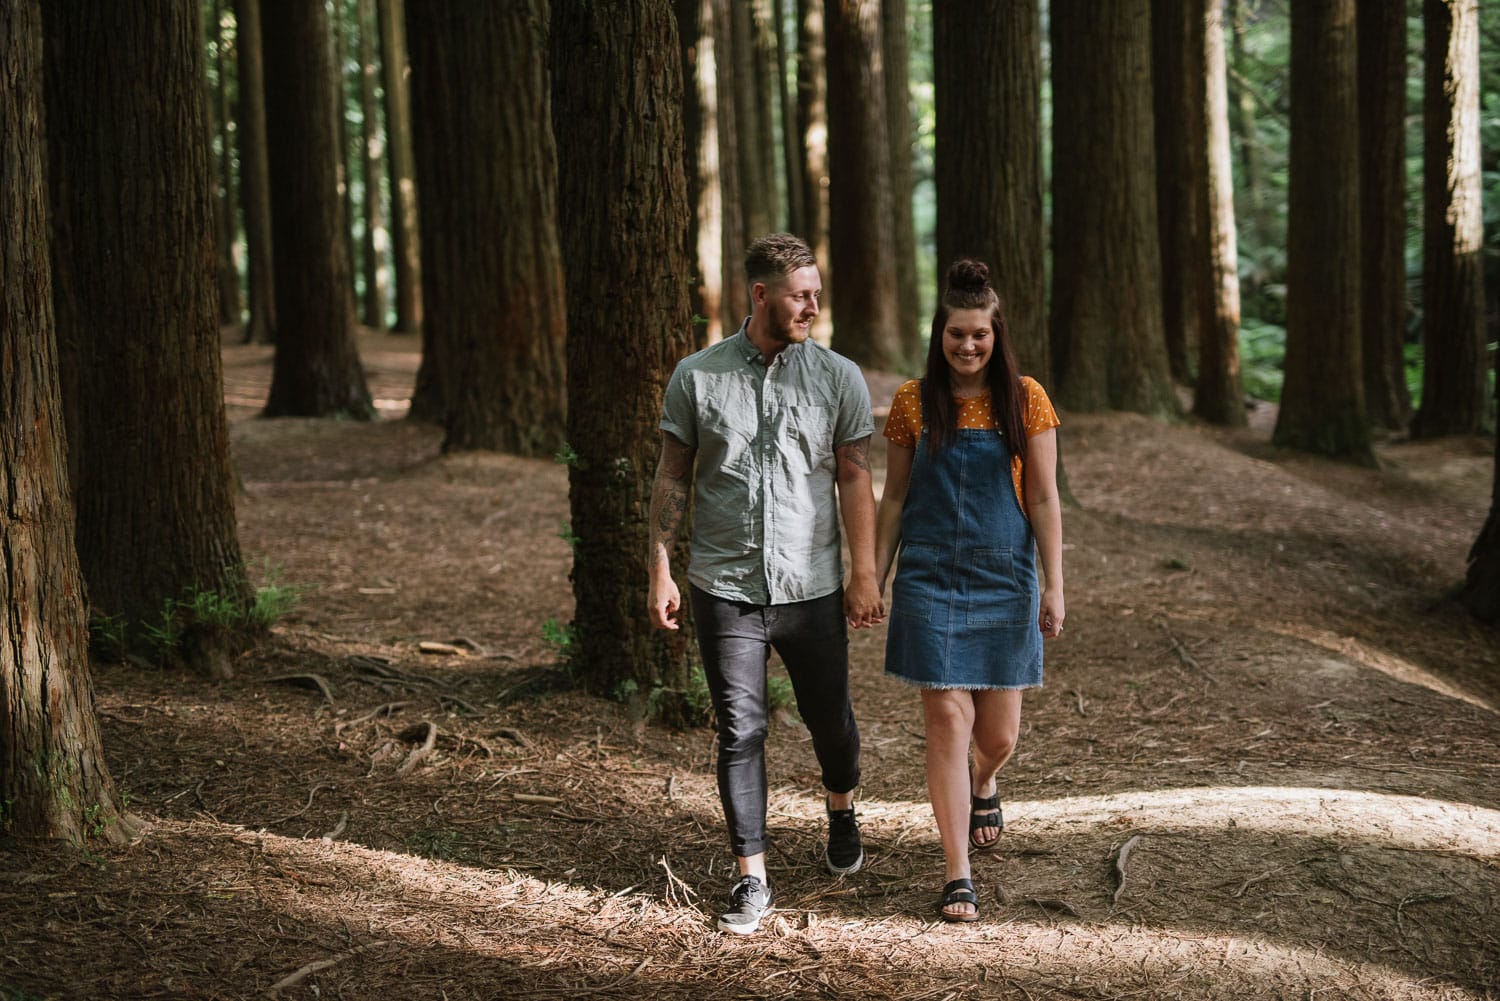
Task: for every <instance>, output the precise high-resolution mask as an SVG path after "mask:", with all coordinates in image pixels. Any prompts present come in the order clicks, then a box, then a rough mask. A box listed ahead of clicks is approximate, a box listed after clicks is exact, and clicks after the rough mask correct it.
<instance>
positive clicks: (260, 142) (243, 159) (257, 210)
mask: <svg viewBox="0 0 1500 1001" xmlns="http://www.w3.org/2000/svg"><path fill="white" fill-rule="evenodd" d="M234 23H235V29H234V31H235V46H234V48H235V53H236V54H237V55H238V56H239V87H238V93H239V121H238V122H237V123H236V124H237V125H238V128H237V134H238V136H239V150H240V185H241V191H242V192H243V198H242V199H241V201H242V202H243V203H244V215H245V258H246V261H245V275H246V278H247V282H246V284H247V287H248V289H249V299H250V302H249V305H250V319H249V322H248V323H246V324H245V342H246V343H247V344H248V343H251V342H255V343H260V344H264V343H267V342H269V341H270V340H271V336H272V333H273V332H274V331H275V329H276V281H275V277H276V276H275V270H274V268H273V267H272V263H271V262H272V256H271V254H272V247H271V182H270V173H269V171H270V168H269V167H268V166H267V164H266V100H265V93H266V91H265V68H264V64H263V63H262V60H261V37H260V0H235V2H234Z"/></svg>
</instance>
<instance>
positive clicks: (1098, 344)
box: [1051, 0, 1178, 415]
mask: <svg viewBox="0 0 1500 1001" xmlns="http://www.w3.org/2000/svg"><path fill="white" fill-rule="evenodd" d="M1051 18H1052V19H1051V28H1052V102H1053V103H1052V107H1053V123H1054V124H1053V147H1052V164H1053V167H1052V204H1053V212H1052V248H1053V266H1052V350H1053V368H1054V372H1055V373H1056V375H1055V377H1054V378H1055V381H1056V384H1057V389H1058V399H1059V402H1060V403H1062V404H1063V405H1064V406H1066V407H1070V408H1073V409H1076V410H1101V409H1106V408H1114V409H1117V410H1132V411H1136V412H1139V413H1145V414H1162V415H1167V414H1175V413H1177V411H1178V403H1177V397H1176V394H1175V391H1174V389H1173V386H1172V378H1171V374H1170V372H1169V370H1168V366H1167V350H1166V341H1165V338H1164V336H1163V333H1162V312H1161V256H1160V252H1159V250H1158V247H1157V242H1158V235H1157V232H1158V231H1157V222H1156V180H1155V178H1156V172H1155V162H1156V156H1155V150H1154V148H1153V145H1152V143H1153V139H1152V135H1153V130H1152V124H1151V69H1150V58H1151V4H1150V0H1101V2H1090V0H1054V2H1053V4H1052V7H1051Z"/></svg>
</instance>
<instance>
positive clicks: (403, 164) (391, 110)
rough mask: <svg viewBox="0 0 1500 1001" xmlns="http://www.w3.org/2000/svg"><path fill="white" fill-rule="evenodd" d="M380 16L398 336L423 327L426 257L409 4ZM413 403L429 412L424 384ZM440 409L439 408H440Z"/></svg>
mask: <svg viewBox="0 0 1500 1001" xmlns="http://www.w3.org/2000/svg"><path fill="white" fill-rule="evenodd" d="M375 6H376V8H377V9H378V11H379V13H380V68H381V71H382V73H383V74H384V77H383V80H384V83H385V135H386V142H387V144H388V145H389V147H390V168H391V179H390V188H391V263H392V270H393V271H394V272H395V279H396V325H395V326H394V327H392V328H391V329H392V330H393V331H395V332H396V333H402V334H414V333H416V332H417V331H419V330H421V329H422V254H421V244H420V242H419V239H418V236H417V229H418V224H417V182H416V166H415V163H416V156H415V154H414V153H413V152H412V145H411V85H410V78H411V69H410V67H409V66H408V65H407V61H406V14H405V8H406V0H375ZM423 357H426V341H425V340H424V341H423ZM417 386H418V390H417V393H416V394H415V396H414V397H413V399H412V412H413V416H416V412H417V410H418V402H417V401H418V399H421V400H423V403H422V407H423V408H426V407H427V406H429V405H430V403H431V402H432V400H431V397H430V395H428V394H424V393H423V392H422V389H421V387H422V380H421V379H420V378H418V380H417ZM438 409H439V410H441V408H438Z"/></svg>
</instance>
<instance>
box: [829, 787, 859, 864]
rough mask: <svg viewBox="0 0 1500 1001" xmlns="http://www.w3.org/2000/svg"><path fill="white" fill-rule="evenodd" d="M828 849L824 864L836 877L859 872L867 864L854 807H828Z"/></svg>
mask: <svg viewBox="0 0 1500 1001" xmlns="http://www.w3.org/2000/svg"><path fill="white" fill-rule="evenodd" d="M824 807H825V808H826V809H827V810H828V847H827V848H825V849H824V850H823V862H824V864H826V865H827V866H828V871H829V872H831V873H833V874H834V875H835V876H847V875H849V874H850V873H851V872H859V867H860V866H862V865H864V864H865V846H864V842H863V841H862V840H861V839H860V836H859V821H857V820H855V819H854V807H852V806H851V807H850V808H849V809H847V810H835V809H833V808H832V807H828V805H827V803H826V801H825V803H824Z"/></svg>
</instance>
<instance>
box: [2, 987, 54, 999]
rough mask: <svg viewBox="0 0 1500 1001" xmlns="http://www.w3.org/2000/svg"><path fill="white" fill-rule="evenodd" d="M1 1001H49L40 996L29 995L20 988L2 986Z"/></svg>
mask: <svg viewBox="0 0 1500 1001" xmlns="http://www.w3.org/2000/svg"><path fill="white" fill-rule="evenodd" d="M0 1001H47V999H46V998H44V997H42V996H41V995H40V994H28V993H27V992H26V991H23V990H21V988H19V987H7V986H6V985H5V984H0Z"/></svg>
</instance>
